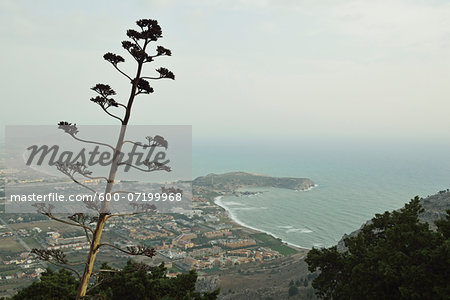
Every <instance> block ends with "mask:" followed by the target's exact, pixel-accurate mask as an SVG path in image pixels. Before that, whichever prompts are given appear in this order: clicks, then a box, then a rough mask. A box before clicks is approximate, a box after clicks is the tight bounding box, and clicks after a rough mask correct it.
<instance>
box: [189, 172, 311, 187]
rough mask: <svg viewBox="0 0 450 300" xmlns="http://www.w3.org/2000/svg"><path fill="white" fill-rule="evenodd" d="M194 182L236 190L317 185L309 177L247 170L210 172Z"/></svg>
mask: <svg viewBox="0 0 450 300" xmlns="http://www.w3.org/2000/svg"><path fill="white" fill-rule="evenodd" d="M192 184H193V186H197V187H205V188H210V189H213V190H222V191H235V190H237V189H239V188H243V187H274V188H280V189H290V190H307V189H310V188H312V187H314V186H315V183H314V182H313V181H312V180H311V179H309V178H294V177H270V176H266V175H260V174H252V173H246V172H230V173H225V174H208V175H206V176H201V177H197V178H196V179H194V181H193V182H192Z"/></svg>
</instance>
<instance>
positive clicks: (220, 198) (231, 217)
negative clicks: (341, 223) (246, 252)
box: [214, 185, 317, 251]
mask: <svg viewBox="0 0 450 300" xmlns="http://www.w3.org/2000/svg"><path fill="white" fill-rule="evenodd" d="M316 186H317V185H315V186H314V187H316ZM314 187H311V188H314ZM311 188H310V189H311ZM308 190H309V189H308ZM302 191H303V190H302ZM222 197H223V196H217V197H215V198H214V204H216V205H217V206H220V207H221V208H223V209H224V210H225V211H226V212H227V215H228V216H229V218H230V219H231V221H232V222H233V223H235V224H237V225H239V226H241V227H243V228H246V229H250V230H253V231H256V232H262V233H265V234H268V235H270V236H273V237H274V238H277V239H281V241H282V242H283V243H285V244H286V245H288V246H290V247H292V248H295V249H296V250H301V251H304V250H308V251H309V250H311V249H310V248H306V247H303V246H300V245H296V244H293V243H290V242H287V241H285V240H283V239H282V238H280V237H278V236H276V235H275V234H273V233H272V232H269V231H266V230H262V229H258V228H256V227H253V226H250V225H247V224H245V223H244V222H242V221H241V220H239V218H237V217H236V215H234V214H233V212H231V211H230V210H229V209H228V208H227V207H226V206H225V205H224V204H223V203H222V201H221V200H222Z"/></svg>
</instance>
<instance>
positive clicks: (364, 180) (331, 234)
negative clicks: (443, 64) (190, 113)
mask: <svg viewBox="0 0 450 300" xmlns="http://www.w3.org/2000/svg"><path fill="white" fill-rule="evenodd" d="M231 171H245V172H251V173H256V174H264V175H269V176H277V177H301V178H305V177H306V178H310V179H312V180H313V181H314V182H315V183H316V186H315V187H314V188H312V189H310V190H308V191H295V190H286V189H277V188H247V189H245V190H250V191H260V192H261V193H258V194H256V195H251V196H239V197H236V196H223V197H219V198H217V199H216V203H217V204H218V205H220V206H222V207H223V208H225V209H226V210H227V211H228V214H229V215H230V217H231V218H232V219H233V220H234V221H236V222H237V223H240V224H241V225H243V226H246V227H250V228H253V229H256V230H259V231H263V232H266V233H268V234H271V235H273V236H275V237H277V238H280V239H282V240H283V241H284V242H286V243H288V244H291V245H294V246H298V247H303V248H308V249H309V248H312V247H329V246H332V245H335V244H336V243H337V242H338V241H339V240H340V239H341V238H342V236H343V235H344V234H346V233H347V234H348V233H351V232H353V231H354V230H356V229H358V228H360V227H361V226H362V225H363V224H364V223H365V222H366V221H367V220H369V219H371V218H373V217H374V216H375V214H377V213H383V212H385V211H391V210H395V209H399V208H401V207H402V206H404V204H405V203H407V202H409V201H410V199H412V198H414V196H416V195H418V196H420V197H426V196H428V195H433V194H435V193H437V192H438V191H440V190H444V189H448V188H450V142H449V141H447V140H433V141H406V142H405V141H403V142H399V141H392V140H391V141H383V142H375V141H367V140H350V141H341V140H333V141H321V140H312V141H311V140H309V141H306V140H305V141H301V140H299V141H294V142H277V141H276V140H267V141H258V142H254V141H245V140H243V141H240V142H239V143H224V142H220V141H217V142H216V143H206V142H205V143H194V145H193V176H194V177H196V176H203V175H206V174H209V173H215V174H221V173H225V172H231Z"/></svg>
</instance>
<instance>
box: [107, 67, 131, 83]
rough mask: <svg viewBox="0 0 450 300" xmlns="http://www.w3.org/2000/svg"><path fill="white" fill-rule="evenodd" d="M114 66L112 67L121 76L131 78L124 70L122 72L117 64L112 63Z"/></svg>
mask: <svg viewBox="0 0 450 300" xmlns="http://www.w3.org/2000/svg"><path fill="white" fill-rule="evenodd" d="M112 65H113V66H114V68H115V69H116V70H117V71H119V72H120V73H121V74H122V75H123V76H125V77H126V78H128V79H129V80H132V79H131V77H130V76H128V75H127V74H126V73H125V72H123V71H122V70H120V69H119V68H118V67H117V65H115V64H112Z"/></svg>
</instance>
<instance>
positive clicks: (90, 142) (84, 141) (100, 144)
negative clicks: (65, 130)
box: [69, 133, 116, 151]
mask: <svg viewBox="0 0 450 300" xmlns="http://www.w3.org/2000/svg"><path fill="white" fill-rule="evenodd" d="M69 134H70V133H69ZM70 135H71V136H72V137H73V138H74V139H76V140H77V141H80V142H83V143H87V144H95V145H99V146H105V147H109V148H110V149H111V150H113V151H115V150H116V149H115V148H114V147H113V146H111V145H109V144H105V143H99V142H94V141H88V140H83V139H80V138H77V137H76V136H75V135H74V134H70Z"/></svg>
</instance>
